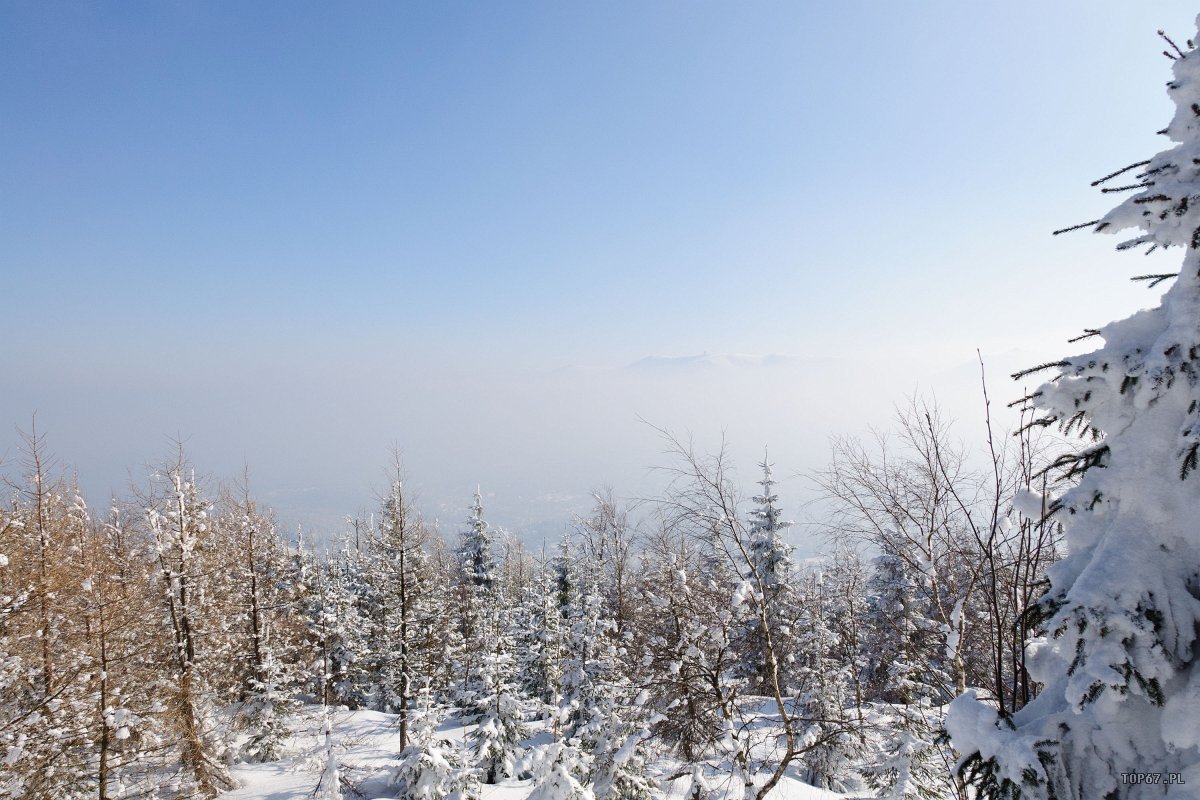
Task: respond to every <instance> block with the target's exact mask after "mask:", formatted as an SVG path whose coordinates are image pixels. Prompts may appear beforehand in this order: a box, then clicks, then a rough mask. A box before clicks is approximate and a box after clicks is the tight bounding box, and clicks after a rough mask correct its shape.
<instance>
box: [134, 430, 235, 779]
mask: <svg viewBox="0 0 1200 800" xmlns="http://www.w3.org/2000/svg"><path fill="white" fill-rule="evenodd" d="M155 477H156V479H157V485H156V487H155V490H154V491H152V493H151V494H150V495H149V496H148V497H147V498H145V499H146V507H145V521H146V527H147V529H148V531H149V533H150V535H151V537H152V539H153V542H154V547H155V555H156V557H157V562H158V568H159V576H158V578H159V590H160V591H161V597H162V603H163V611H164V612H165V615H166V617H167V620H168V625H169V628H170V632H171V634H170V635H171V637H172V640H173V641H172V643H173V648H172V657H171V660H170V662H169V664H170V667H169V669H170V675H171V683H172V687H171V688H172V691H171V711H172V714H171V717H172V719H173V722H174V725H175V728H176V731H177V735H178V742H179V752H180V761H181V763H182V766H183V767H184V769H185V770H186V772H187V774H188V777H189V778H190V779H191V781H192V782H193V783H194V786H195V791H196V793H197V794H199V795H201V796H203V797H215V796H216V795H217V793H218V792H220V791H222V790H225V789H229V788H232V787H233V786H235V785H236V784H235V782H234V781H233V779H232V778H231V777H230V775H229V771H228V770H227V769H226V767H225V764H224V761H223V753H224V741H223V739H222V737H221V735H220V731H218V730H217V724H218V723H217V720H216V717H215V697H214V687H213V686H212V685H211V684H210V682H209V680H208V675H207V674H206V670H205V666H206V665H208V666H212V665H213V664H214V663H215V662H217V661H218V660H219V659H218V658H216V657H214V656H215V654H213V653H211V652H206V648H211V647H212V646H213V644H214V643H215V641H217V640H216V639H213V638H210V639H206V638H205V634H206V633H208V632H209V631H212V630H213V624H214V621H213V620H211V619H209V618H208V616H207V615H206V613H205V606H206V603H208V602H209V601H211V600H213V597H212V594H211V593H210V592H207V591H205V589H206V583H207V582H208V581H209V580H210V579H211V577H212V576H213V570H212V569H211V568H210V565H209V564H206V563H205V558H204V555H205V550H206V548H207V547H208V546H209V540H210V539H211V537H212V520H211V516H210V515H211V510H212V504H211V503H210V502H209V501H208V500H207V499H206V498H205V496H204V495H203V493H202V492H201V490H200V487H199V485H198V484H197V482H196V478H195V474H194V471H193V470H192V468H191V465H190V464H189V463H188V462H187V460H186V458H185V457H184V455H183V452H182V448H180V453H179V456H178V458H177V459H176V460H175V461H174V462H172V463H170V464H168V465H167V466H166V467H165V468H164V469H163V470H162V471H161V472H160V473H158V474H157V475H156V476H155Z"/></svg>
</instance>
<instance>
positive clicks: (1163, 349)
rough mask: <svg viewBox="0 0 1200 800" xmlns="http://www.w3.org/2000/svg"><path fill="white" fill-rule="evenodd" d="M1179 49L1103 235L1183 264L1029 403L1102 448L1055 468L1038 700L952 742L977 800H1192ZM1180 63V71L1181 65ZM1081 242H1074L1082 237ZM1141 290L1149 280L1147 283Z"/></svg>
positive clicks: (1198, 487) (1194, 703) (1196, 100)
mask: <svg viewBox="0 0 1200 800" xmlns="http://www.w3.org/2000/svg"><path fill="white" fill-rule="evenodd" d="M1191 44H1192V43H1191V42H1188V45H1189V50H1188V51H1187V52H1183V51H1182V50H1179V49H1178V48H1176V52H1175V54H1173V55H1172V56H1171V57H1172V58H1174V59H1175V61H1174V77H1173V79H1172V80H1171V82H1170V83H1168V84H1167V88H1168V93H1169V94H1170V96H1171V98H1172V100H1174V101H1175V104H1176V106H1177V110H1176V113H1175V116H1174V118H1173V120H1172V121H1171V123H1170V124H1169V125H1168V126H1167V127H1166V129H1165V130H1164V133H1166V135H1167V136H1168V137H1169V138H1170V139H1171V140H1172V141H1174V142H1175V143H1176V144H1175V146H1174V147H1172V148H1170V149H1168V150H1165V151H1163V152H1161V153H1159V154H1158V155H1156V156H1154V157H1153V158H1151V159H1150V160H1148V161H1144V162H1140V163H1138V164H1135V165H1132V166H1131V167H1128V168H1126V169H1124V170H1119V171H1118V172H1116V173H1113V174H1112V175H1110V176H1108V177H1107V178H1104V179H1102V180H1101V181H1100V182H1107V181H1109V180H1111V179H1112V178H1116V177H1117V176H1118V175H1121V174H1123V173H1126V172H1133V173H1134V178H1133V179H1132V180H1131V181H1129V184H1130V185H1128V186H1125V187H1120V188H1119V189H1117V191H1120V190H1127V191H1129V192H1131V193H1132V194H1131V195H1130V196H1128V197H1127V198H1126V199H1125V200H1124V202H1122V203H1121V204H1119V205H1118V206H1117V207H1116V208H1114V209H1113V210H1112V211H1111V212H1109V213H1108V214H1107V215H1106V216H1105V217H1103V218H1102V219H1100V220H1098V221H1096V222H1095V223H1088V225H1087V226H1092V227H1094V229H1095V230H1096V231H1104V232H1118V231H1123V230H1127V229H1134V230H1135V234H1134V236H1133V238H1131V239H1129V240H1127V241H1125V242H1123V243H1122V244H1120V245H1118V248H1119V249H1126V248H1128V247H1134V246H1140V245H1147V246H1148V247H1150V248H1157V247H1172V246H1178V247H1180V248H1182V249H1183V251H1184V253H1183V258H1182V264H1181V267H1180V271H1179V273H1178V276H1177V277H1175V275H1174V274H1172V275H1165V276H1153V279H1154V281H1155V282H1158V281H1159V280H1170V279H1171V278H1174V280H1173V282H1172V285H1171V287H1170V288H1169V289H1168V290H1167V292H1166V293H1165V294H1164V295H1163V297H1162V301H1161V303H1160V304H1159V305H1158V306H1157V307H1156V308H1153V309H1150V310H1145V311H1141V312H1138V313H1137V314H1134V315H1133V316H1132V317H1129V318H1127V319H1125V320H1122V321H1119V322H1114V323H1110V324H1108V325H1106V326H1104V327H1102V328H1100V329H1098V330H1097V331H1095V333H1097V334H1098V335H1099V336H1100V337H1102V338H1103V340H1104V346H1103V347H1101V348H1100V349H1098V350H1096V351H1094V352H1092V353H1088V354H1086V355H1081V356H1074V357H1071V358H1067V359H1064V360H1063V361H1061V362H1058V363H1056V364H1054V365H1047V366H1050V367H1057V368H1058V370H1059V372H1058V375H1057V376H1056V377H1055V379H1054V380H1052V381H1051V382H1050V383H1047V384H1045V385H1043V386H1042V387H1041V388H1040V389H1038V390H1037V391H1036V392H1035V393H1034V396H1033V400H1034V402H1035V404H1036V405H1037V406H1038V407H1039V408H1040V409H1042V410H1043V411H1044V413H1045V418H1044V421H1045V422H1046V423H1047V424H1049V423H1051V422H1058V423H1060V424H1063V425H1064V427H1067V428H1069V429H1079V430H1083V431H1086V432H1090V433H1092V434H1093V435H1094V437H1095V438H1094V442H1093V443H1092V444H1091V445H1090V446H1088V447H1086V448H1085V449H1082V450H1080V451H1079V452H1077V453H1074V454H1071V455H1068V456H1065V457H1063V458H1061V459H1059V461H1058V466H1060V467H1062V468H1063V469H1064V470H1065V472H1066V475H1067V476H1068V477H1070V478H1074V479H1078V484H1077V485H1075V486H1073V487H1072V488H1069V489H1067V490H1066V491H1065V492H1064V493H1063V494H1062V495H1061V496H1060V497H1058V498H1057V499H1056V500H1055V501H1054V503H1053V505H1052V508H1054V509H1056V510H1057V514H1058V516H1059V518H1060V519H1062V521H1063V523H1064V527H1065V535H1066V540H1067V548H1066V549H1067V552H1068V554H1069V555H1067V557H1066V558H1065V559H1064V560H1062V561H1060V562H1059V563H1057V564H1055V565H1054V566H1053V567H1051V568H1050V570H1049V575H1050V588H1049V589H1048V591H1047V593H1046V594H1045V596H1044V597H1043V598H1042V599H1041V601H1040V603H1039V606H1038V609H1039V611H1040V612H1041V614H1042V616H1043V618H1044V619H1046V620H1047V630H1048V631H1049V632H1050V633H1049V636H1048V637H1046V638H1045V639H1044V640H1043V641H1041V642H1038V643H1036V644H1035V645H1034V648H1035V649H1034V652H1033V654H1032V656H1031V657H1030V659H1029V662H1028V668H1029V671H1030V673H1031V675H1032V676H1033V678H1034V680H1036V681H1039V682H1041V683H1043V684H1044V688H1043V690H1042V692H1041V694H1040V695H1038V697H1036V698H1035V699H1034V700H1033V701H1032V702H1030V703H1029V704H1028V705H1026V706H1025V707H1023V708H1022V709H1020V710H1019V711H1017V712H1016V713H1015V714H1013V715H1012V716H1011V717H1008V716H1000V715H998V713H997V712H996V711H995V710H994V709H993V708H991V707H990V706H989V705H987V704H985V703H982V702H980V701H978V700H977V699H976V698H975V697H974V696H973V695H972V694H971V693H968V694H966V695H965V696H963V697H960V698H958V699H957V700H956V701H955V702H954V704H953V705H952V706H951V709H950V714H949V718H948V719H947V729H948V730H949V732H950V735H951V737H952V741H953V743H954V745H955V747H956V748H957V749H958V750H959V751H960V752H962V753H964V754H965V757H964V759H963V761H962V763H961V768H960V774H961V776H962V777H963V778H964V779H965V780H966V781H968V782H969V783H971V784H973V785H974V786H975V787H976V789H977V791H978V792H979V794H980V795H981V796H985V797H1003V798H1056V799H1058V800H1066V799H1067V798H1071V799H1072V800H1085V799H1090V798H1108V799H1111V800H1140V798H1150V797H1153V798H1184V797H1188V798H1191V797H1195V796H1196V791H1197V786H1200V724H1197V719H1198V718H1197V715H1196V709H1197V707H1200V667H1198V666H1197V658H1198V655H1200V642H1198V641H1197V632H1198V631H1200V599H1198V598H1200V526H1198V523H1197V520H1200V484H1197V481H1200V474H1197V465H1198V462H1200V362H1198V359H1200V52H1197V50H1195V49H1191ZM1176 56H1177V57H1176ZM1087 226H1080V227H1087ZM1147 277H1149V276H1147Z"/></svg>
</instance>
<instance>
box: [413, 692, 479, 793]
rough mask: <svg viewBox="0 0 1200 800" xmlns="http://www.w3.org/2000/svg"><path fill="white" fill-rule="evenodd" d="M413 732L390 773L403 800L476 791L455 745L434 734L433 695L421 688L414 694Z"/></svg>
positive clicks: (473, 779) (472, 777)
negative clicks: (396, 764)
mask: <svg viewBox="0 0 1200 800" xmlns="http://www.w3.org/2000/svg"><path fill="white" fill-rule="evenodd" d="M412 717H413V719H412V726H411V729H412V736H411V738H410V740H409V743H408V746H407V747H406V748H404V750H403V751H401V753H400V765H399V766H398V767H397V768H396V771H395V772H394V773H392V786H393V787H395V789H396V790H397V792H398V793H397V797H401V798H404V800H446V798H447V797H449V796H450V795H452V794H454V793H456V792H457V793H459V794H461V795H471V794H478V790H477V784H478V781H476V780H475V777H474V774H473V773H472V772H471V771H470V770H469V769H466V768H465V767H464V766H463V764H462V758H461V757H460V755H459V752H458V749H457V748H455V747H454V746H453V745H452V744H451V743H450V742H449V741H448V740H446V739H443V738H441V737H439V736H438V734H437V726H438V723H439V722H440V719H439V715H438V712H437V709H436V707H435V706H434V704H433V695H432V693H431V692H430V691H429V688H428V687H426V688H424V689H423V690H422V691H421V692H420V693H419V694H418V695H417V698H416V708H415V709H414V712H413V715H412Z"/></svg>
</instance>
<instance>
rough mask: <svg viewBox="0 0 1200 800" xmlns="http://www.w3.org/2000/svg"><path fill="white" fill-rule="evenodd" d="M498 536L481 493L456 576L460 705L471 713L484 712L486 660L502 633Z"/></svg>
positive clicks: (473, 508)
mask: <svg viewBox="0 0 1200 800" xmlns="http://www.w3.org/2000/svg"><path fill="white" fill-rule="evenodd" d="M494 545H495V534H494V533H493V532H492V530H491V526H490V525H489V524H488V522H487V520H485V519H484V516H483V496H482V494H481V493H480V491H479V490H478V489H476V491H475V500H474V502H473V503H472V504H471V516H470V517H469V518H468V519H467V528H466V529H465V530H464V531H463V533H462V536H461V540H460V543H459V547H458V551H457V556H458V563H457V574H456V575H455V576H454V599H455V606H456V608H455V612H456V617H457V619H456V627H457V634H458V639H459V641H460V642H461V646H462V651H461V653H460V654H459V665H460V666H459V674H460V676H461V678H460V682H459V686H458V689H457V695H458V696H457V698H456V699H457V701H458V704H459V705H460V706H461V707H462V708H463V709H465V710H466V711H467V712H468V713H474V712H476V711H482V709H483V707H484V705H485V703H483V701H482V700H480V699H478V698H479V697H480V696H481V694H482V693H483V692H484V690H485V686H484V684H485V682H486V681H485V678H484V676H483V673H484V671H485V664H484V662H485V660H486V659H487V658H488V656H489V654H491V653H492V646H493V645H494V644H495V637H496V636H497V635H498V634H499V632H500V628H501V626H500V623H499V613H500V596H499V586H498V575H497V568H496V554H495V551H494Z"/></svg>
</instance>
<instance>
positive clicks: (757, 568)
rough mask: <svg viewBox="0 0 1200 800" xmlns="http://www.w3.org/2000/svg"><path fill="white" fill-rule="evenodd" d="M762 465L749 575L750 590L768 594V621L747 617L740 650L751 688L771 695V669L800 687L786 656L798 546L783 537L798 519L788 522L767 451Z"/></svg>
mask: <svg viewBox="0 0 1200 800" xmlns="http://www.w3.org/2000/svg"><path fill="white" fill-rule="evenodd" d="M759 466H760V467H761V468H762V480H761V481H759V486H761V487H762V491H761V492H760V493H759V494H757V495H755V496H754V497H753V498H751V499H752V500H753V502H754V503H755V506H756V507H755V508H754V509H752V510H751V511H750V513H749V517H750V528H749V530H748V532H747V540H748V543H747V550H748V551H749V555H748V558H747V562H748V564H747V566H748V568H749V569H748V570H747V573H748V574H747V576H746V577H747V579H748V581H749V583H750V585H749V587H748V590H749V591H753V592H756V593H757V592H761V594H762V597H761V600H760V601H759V602H761V603H762V606H763V608H762V611H763V613H764V614H765V615H766V618H767V625H766V626H763V624H762V622H761V620H759V619H758V618H757V617H758V615H757V614H755V615H754V617H753V618H752V619H750V620H749V621H747V623H746V632H745V634H744V638H743V640H742V642H741V643H740V650H741V656H742V659H743V670H744V672H745V674H746V675H747V677H748V678H749V679H750V689H751V691H753V692H756V693H759V694H769V693H770V692H771V691H772V675H771V674H770V672H769V671H770V670H771V669H775V670H777V671H778V673H779V679H780V685H781V686H782V687H790V686H794V679H795V675H794V670H793V669H792V662H787V661H786V659H787V658H788V657H789V656H791V655H792V654H793V653H794V651H795V645H796V638H795V631H794V626H795V623H796V596H795V587H794V585H793V583H792V581H793V575H792V569H793V566H792V547H791V546H790V545H788V544H787V542H786V541H785V540H784V538H783V537H784V532H785V531H787V529H788V528H790V527H791V526H792V523H791V522H790V521H786V520H784V518H783V511H782V509H780V508H779V496H778V495H777V494H775V489H774V487H775V479H774V477H773V476H772V473H771V464H770V462H769V461H768V460H767V458H766V456H765V455H764V457H763V461H762V463H761V464H759ZM752 605H753V604H752ZM767 631H770V632H771V635H772V642H771V644H772V648H771V649H772V650H773V651H774V652H772V653H768V647H767V644H768V643H767ZM774 661H779V662H781V663H773V662H774Z"/></svg>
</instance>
